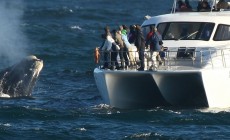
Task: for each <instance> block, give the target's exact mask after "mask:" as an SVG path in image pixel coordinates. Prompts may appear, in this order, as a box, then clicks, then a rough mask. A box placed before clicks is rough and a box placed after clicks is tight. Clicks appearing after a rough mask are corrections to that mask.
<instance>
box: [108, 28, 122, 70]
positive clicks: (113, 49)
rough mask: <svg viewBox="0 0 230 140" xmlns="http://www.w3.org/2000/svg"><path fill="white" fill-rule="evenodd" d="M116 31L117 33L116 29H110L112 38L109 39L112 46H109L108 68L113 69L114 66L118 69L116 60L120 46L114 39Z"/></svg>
mask: <svg viewBox="0 0 230 140" xmlns="http://www.w3.org/2000/svg"><path fill="white" fill-rule="evenodd" d="M116 33H117V31H116V30H113V31H112V37H113V40H112V39H111V43H112V47H111V68H110V69H111V70H114V69H115V68H116V69H117V70H119V69H120V67H119V64H118V61H117V56H118V52H119V50H120V47H119V46H118V45H117V43H116V41H115V40H116Z"/></svg>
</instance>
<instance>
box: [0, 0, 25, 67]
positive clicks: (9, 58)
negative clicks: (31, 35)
mask: <svg viewBox="0 0 230 140" xmlns="http://www.w3.org/2000/svg"><path fill="white" fill-rule="evenodd" d="M23 7H24V4H23V1H22V0H1V1H0V60H1V61H0V69H2V68H3V67H6V66H9V65H11V64H13V63H15V62H17V61H18V60H20V59H21V58H23V57H25V55H26V52H25V50H26V48H27V40H26V37H25V35H24V34H23V32H22V30H21V27H22V26H21V25H22V17H23V12H24V9H23Z"/></svg>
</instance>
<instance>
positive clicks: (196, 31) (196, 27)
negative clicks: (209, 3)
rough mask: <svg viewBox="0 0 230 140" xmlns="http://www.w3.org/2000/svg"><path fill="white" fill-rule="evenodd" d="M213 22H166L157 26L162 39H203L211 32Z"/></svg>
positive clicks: (206, 39)
mask: <svg viewBox="0 0 230 140" xmlns="http://www.w3.org/2000/svg"><path fill="white" fill-rule="evenodd" d="M214 25H215V24H214V23H209V22H207V23H206V22H166V23H160V24H159V25H158V26H157V28H158V30H159V31H160V33H161V34H162V38H163V40H205V41H208V40H209V39H210V36H211V34H212V31H213V28H214Z"/></svg>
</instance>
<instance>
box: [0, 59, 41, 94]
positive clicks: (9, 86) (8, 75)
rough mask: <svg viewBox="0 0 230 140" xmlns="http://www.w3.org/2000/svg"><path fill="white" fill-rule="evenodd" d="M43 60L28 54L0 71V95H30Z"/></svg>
mask: <svg viewBox="0 0 230 140" xmlns="http://www.w3.org/2000/svg"><path fill="white" fill-rule="evenodd" d="M42 68H43V61H42V60H40V59H37V58H36V56H28V57H27V58H25V59H23V60H22V61H20V62H19V63H17V64H15V65H13V66H11V67H9V68H6V69H4V70H2V71H0V95H1V97H10V98H11V97H28V96H31V94H32V90H33V88H34V86H35V83H36V81H37V78H38V76H39V73H40V71H41V70H42Z"/></svg>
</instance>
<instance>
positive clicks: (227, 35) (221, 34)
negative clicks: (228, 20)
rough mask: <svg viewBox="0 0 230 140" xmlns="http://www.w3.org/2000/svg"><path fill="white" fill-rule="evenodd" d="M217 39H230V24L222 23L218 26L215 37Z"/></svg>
mask: <svg viewBox="0 0 230 140" xmlns="http://www.w3.org/2000/svg"><path fill="white" fill-rule="evenodd" d="M213 40H215V41H224V40H230V26H229V25H223V24H220V25H218V27H217V30H216V33H215V36H214V39H213Z"/></svg>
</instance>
